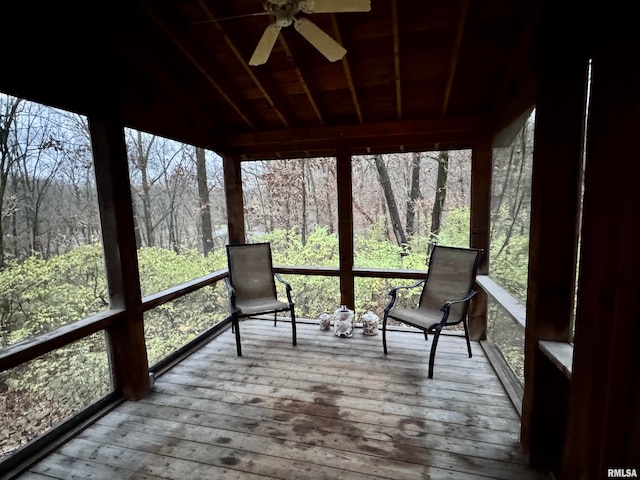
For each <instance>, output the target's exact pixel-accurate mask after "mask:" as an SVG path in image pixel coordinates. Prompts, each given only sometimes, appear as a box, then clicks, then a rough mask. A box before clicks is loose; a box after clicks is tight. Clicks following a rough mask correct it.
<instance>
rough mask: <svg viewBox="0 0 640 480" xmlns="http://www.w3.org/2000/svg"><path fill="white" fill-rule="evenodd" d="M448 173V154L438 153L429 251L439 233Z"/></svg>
mask: <svg viewBox="0 0 640 480" xmlns="http://www.w3.org/2000/svg"><path fill="white" fill-rule="evenodd" d="M448 172H449V152H446V151H445V152H440V154H439V155H438V178H437V180H436V198H435V201H434V202H433V210H432V211H431V229H430V231H429V247H428V249H429V251H431V247H432V246H433V245H434V244H435V242H436V240H437V237H438V234H439V233H440V224H441V222H442V210H443V208H444V202H445V200H446V198H447V174H448Z"/></svg>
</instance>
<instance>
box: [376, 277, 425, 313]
mask: <svg viewBox="0 0 640 480" xmlns="http://www.w3.org/2000/svg"><path fill="white" fill-rule="evenodd" d="M425 281H426V279H422V280H418V281H417V282H416V283H414V284H413V285H406V286H403V287H395V288H392V289H391V290H390V291H389V296H390V297H391V301H390V302H389V304H388V305H387V306H386V307H385V309H384V311H385V312H389V310H391V309H392V308H393V305H394V304H395V303H396V297H397V295H398V290H408V289H410V288H416V287H419V286H420V285H422V284H423V283H424V282H425Z"/></svg>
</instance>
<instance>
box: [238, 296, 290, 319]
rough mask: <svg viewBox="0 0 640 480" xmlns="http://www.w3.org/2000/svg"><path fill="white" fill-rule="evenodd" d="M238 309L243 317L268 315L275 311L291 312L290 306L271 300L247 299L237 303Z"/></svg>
mask: <svg viewBox="0 0 640 480" xmlns="http://www.w3.org/2000/svg"><path fill="white" fill-rule="evenodd" d="M236 307H237V308H238V310H239V312H238V313H239V314H240V315H243V316H246V315H257V314H259V313H268V312H273V311H274V310H289V305H287V304H286V303H284V302H280V301H278V300H273V299H271V298H253V299H245V300H243V301H241V302H236Z"/></svg>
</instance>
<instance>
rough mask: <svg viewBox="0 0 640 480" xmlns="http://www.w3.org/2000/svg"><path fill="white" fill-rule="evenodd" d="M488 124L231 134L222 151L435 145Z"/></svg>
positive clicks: (475, 120)
mask: <svg viewBox="0 0 640 480" xmlns="http://www.w3.org/2000/svg"><path fill="white" fill-rule="evenodd" d="M491 123H492V122H491V121H490V119H489V118H487V117H484V116H481V117H459V118H435V119H427V120H409V121H408V120H403V121H395V122H384V123H377V124H362V125H345V126H335V127H315V128H301V129H287V130H277V131H273V130H272V131H262V132H253V133H244V134H238V135H231V136H230V137H228V138H227V139H226V142H225V145H224V147H223V150H225V151H229V152H230V153H238V154H251V153H259V152H287V151H291V150H299V151H304V150H309V151H313V150H318V149H327V148H336V145H338V144H347V145H349V146H353V147H358V148H366V147H384V146H385V145H395V146H397V145H411V144H429V143H433V144H435V142H438V141H439V139H440V140H441V141H442V142H443V143H445V142H449V143H454V142H457V143H465V142H468V141H469V139H470V138H472V137H474V136H475V135H481V134H482V133H483V132H484V129H485V128H487V125H491Z"/></svg>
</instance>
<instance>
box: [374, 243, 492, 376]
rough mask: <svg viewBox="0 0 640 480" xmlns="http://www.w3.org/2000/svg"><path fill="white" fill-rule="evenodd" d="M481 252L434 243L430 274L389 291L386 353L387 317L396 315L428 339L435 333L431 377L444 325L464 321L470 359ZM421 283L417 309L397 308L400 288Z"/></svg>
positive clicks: (412, 286) (383, 337)
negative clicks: (470, 314)
mask: <svg viewBox="0 0 640 480" xmlns="http://www.w3.org/2000/svg"><path fill="white" fill-rule="evenodd" d="M481 255H482V250H478V249H473V248H457V247H444V246H435V247H434V249H433V252H432V253H431V259H430V260H429V270H428V272H427V277H426V278H425V279H423V280H420V281H419V282H417V283H415V284H413V285H410V286H406V287H396V288H394V289H392V290H391V291H390V292H389V296H390V297H391V301H390V302H389V304H388V305H387V306H386V308H385V309H384V318H383V321H382V345H383V348H384V353H385V355H386V354H387V353H388V351H387V320H388V319H389V318H393V319H394V320H397V321H400V322H402V323H405V324H407V325H411V326H412V327H415V328H418V329H420V330H422V331H423V332H424V337H425V339H426V340H428V339H429V338H428V334H429V333H432V334H433V340H432V343H431V353H430V355H429V378H433V364H434V361H435V357H436V348H437V346H438V339H439V338H440V333H441V332H442V329H443V328H445V327H450V326H453V325H458V324H460V323H462V324H463V326H464V335H465V338H466V340H467V350H468V351H469V358H471V356H472V355H471V343H470V342H469V328H468V326H467V311H468V309H469V303H470V301H471V298H472V297H473V296H474V295H475V294H476V292H475V291H474V290H473V284H474V282H475V278H476V271H477V269H478V262H479V261H480V256H481ZM420 285H422V294H421V295H420V301H419V302H418V305H417V306H416V307H415V308H395V307H394V305H395V303H396V300H397V294H398V291H399V290H402V289H410V288H416V287H419V286H420Z"/></svg>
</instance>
